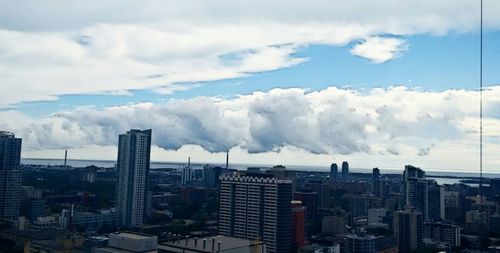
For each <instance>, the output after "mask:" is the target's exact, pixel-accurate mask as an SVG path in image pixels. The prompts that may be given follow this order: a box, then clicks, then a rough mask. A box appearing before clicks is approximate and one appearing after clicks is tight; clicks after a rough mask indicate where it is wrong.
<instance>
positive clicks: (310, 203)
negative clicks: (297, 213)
mask: <svg viewBox="0 0 500 253" xmlns="http://www.w3.org/2000/svg"><path fill="white" fill-rule="evenodd" d="M294 199H295V200H300V201H301V202H302V205H304V206H305V207H306V208H307V211H306V214H307V219H310V220H314V219H316V218H317V215H318V208H319V206H320V196H319V194H318V193H317V192H295V193H294Z"/></svg>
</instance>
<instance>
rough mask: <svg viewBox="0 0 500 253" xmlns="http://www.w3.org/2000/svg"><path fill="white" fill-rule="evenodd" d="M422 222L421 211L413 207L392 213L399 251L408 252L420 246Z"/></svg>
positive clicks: (401, 252) (400, 252)
mask: <svg viewBox="0 0 500 253" xmlns="http://www.w3.org/2000/svg"><path fill="white" fill-rule="evenodd" d="M423 222H424V221H423V217H422V213H420V212H418V211H415V209H413V208H407V209H406V210H405V211H397V212H395V213H394V236H395V237H396V241H397V244H398V252H399V253H409V252H412V251H414V250H416V249H418V248H420V247H421V246H422V238H423Z"/></svg>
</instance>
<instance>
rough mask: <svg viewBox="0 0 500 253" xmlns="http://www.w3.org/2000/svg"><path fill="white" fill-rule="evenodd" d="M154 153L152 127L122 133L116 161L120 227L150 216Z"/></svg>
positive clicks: (134, 224)
mask: <svg viewBox="0 0 500 253" xmlns="http://www.w3.org/2000/svg"><path fill="white" fill-rule="evenodd" d="M150 156H151V130H144V131H141V130H135V129H132V130H130V131H128V132H127V133H125V134H121V135H120V137H119V143H118V161H117V164H116V168H117V174H118V184H117V187H116V207H117V210H118V212H119V222H120V226H125V227H130V226H139V225H142V224H144V222H145V220H146V218H147V217H148V203H147V202H148V194H147V191H148V184H149V183H148V179H149V162H150Z"/></svg>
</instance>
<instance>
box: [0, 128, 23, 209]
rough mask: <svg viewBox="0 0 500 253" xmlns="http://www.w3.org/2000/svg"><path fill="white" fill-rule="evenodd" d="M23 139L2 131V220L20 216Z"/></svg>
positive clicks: (0, 134) (0, 189) (0, 178)
mask: <svg viewBox="0 0 500 253" xmlns="http://www.w3.org/2000/svg"><path fill="white" fill-rule="evenodd" d="M21 142H22V140H21V138H16V137H15V135H14V134H13V133H9V132H4V131H0V218H15V217H18V216H19V207H20V201H21V197H20V192H21V170H20V168H19V165H20V161H21Z"/></svg>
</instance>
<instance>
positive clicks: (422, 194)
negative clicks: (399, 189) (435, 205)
mask: <svg viewBox="0 0 500 253" xmlns="http://www.w3.org/2000/svg"><path fill="white" fill-rule="evenodd" d="M427 184H428V181H427V180H426V179H425V172H424V171H423V170H422V169H420V168H417V167H413V166H411V165H406V166H405V171H404V173H403V187H404V194H405V200H406V201H405V202H406V205H407V206H412V207H414V208H415V210H417V211H419V212H421V213H422V215H423V217H424V220H427V219H428V217H429V216H428V214H429V195H428V194H429V192H428V187H427Z"/></svg>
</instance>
